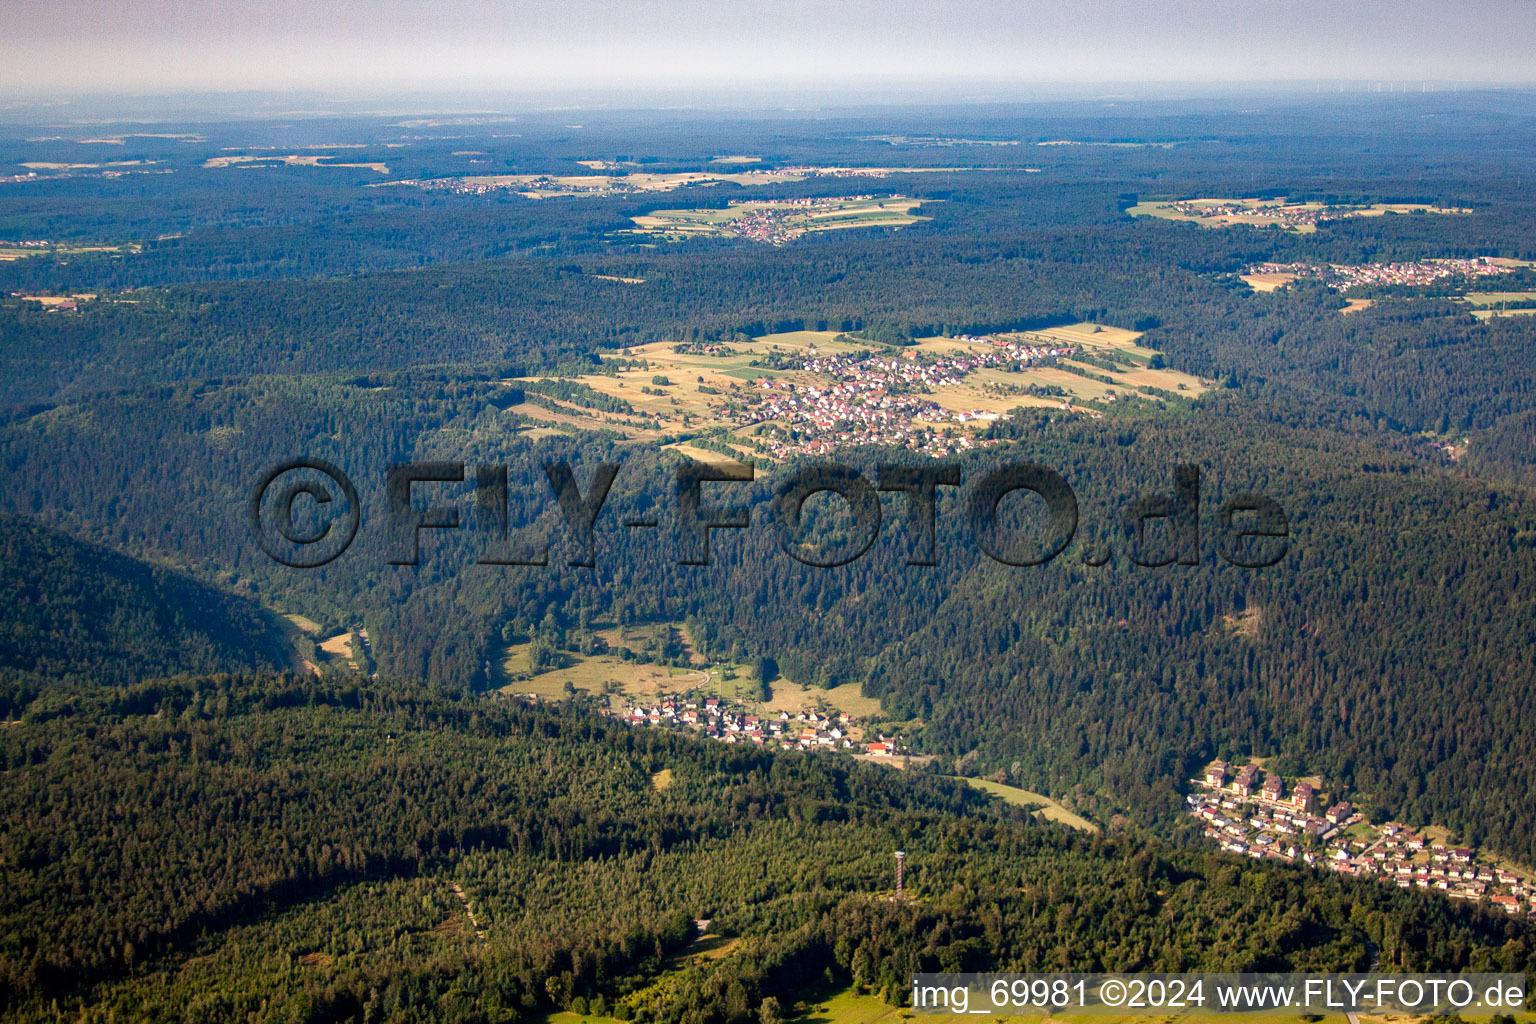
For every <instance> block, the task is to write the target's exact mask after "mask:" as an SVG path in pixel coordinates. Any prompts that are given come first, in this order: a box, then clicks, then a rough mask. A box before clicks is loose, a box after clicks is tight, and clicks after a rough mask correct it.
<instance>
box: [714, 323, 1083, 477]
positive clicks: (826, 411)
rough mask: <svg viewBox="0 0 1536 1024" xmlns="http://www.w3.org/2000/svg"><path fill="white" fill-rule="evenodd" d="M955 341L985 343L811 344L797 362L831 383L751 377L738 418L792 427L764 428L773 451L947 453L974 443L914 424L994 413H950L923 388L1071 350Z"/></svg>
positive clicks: (1011, 341)
mask: <svg viewBox="0 0 1536 1024" xmlns="http://www.w3.org/2000/svg"><path fill="white" fill-rule="evenodd" d="M960 340H961V341H971V342H983V343H986V344H988V345H990V346H991V347H990V348H988V349H985V350H982V351H979V352H972V351H960V352H952V353H946V354H944V355H941V356H938V357H936V358H924V359H918V358H916V357H917V355H918V353H917V352H915V351H912V352H908V353H906V354H904V355H903V356H901V357H894V356H886V355H868V354H858V355H838V356H822V355H819V354H818V353H817V352H816V349H815V346H811V348H810V355H811V358H809V359H808V360H806V362H805V364H804V366H803V367H802V369H804V370H806V371H807V372H810V373H815V374H820V375H825V376H828V377H831V378H832V381H833V382H832V383H831V384H826V385H823V384H809V383H806V382H804V381H801V382H799V383H796V382H795V381H791V380H786V379H782V378H774V377H761V378H759V379H757V380H755V381H753V382H752V383H753V388H754V389H755V394H754V398H753V399H749V400H748V404H747V408H746V410H745V411H744V412H743V414H742V418H741V425H742V426H751V425H753V424H757V423H763V422H766V421H769V420H772V421H775V422H776V423H778V424H781V425H783V426H786V427H791V428H797V429H796V430H795V433H796V435H797V436H796V437H795V438H794V439H792V440H789V439H785V438H781V437H778V435H775V434H770V435H768V438H769V439H770V441H772V442H774V443H776V444H777V447H776V448H775V449H774V450H773V454H775V455H779V456H782V455H790V454H817V453H819V452H821V451H824V450H825V451H830V450H833V449H835V448H837V447H839V446H844V445H850V444H881V445H901V446H903V447H907V448H911V449H913V450H919V451H931V452H932V453H935V454H948V453H949V452H950V451H957V450H963V449H967V448H970V447H972V446H973V444H974V442H973V441H971V439H970V438H968V437H965V436H963V435H962V436H960V437H950V436H946V435H937V434H935V433H934V432H933V431H932V430H930V429H926V428H925V427H923V426H922V424H924V423H927V424H936V423H947V422H956V423H973V422H977V421H985V420H991V419H996V418H997V414H996V413H993V412H990V411H987V410H984V409H971V410H962V411H959V412H956V411H954V410H950V409H946V408H944V407H943V406H941V405H939V404H938V403H937V402H934V401H933V400H931V399H929V398H926V397H924V395H923V392H926V391H931V390H932V389H935V388H942V387H949V386H953V385H956V384H958V383H960V381H961V379H963V378H964V377H966V376H967V375H969V374H971V373H974V372H975V371H977V370H980V369H983V368H986V367H998V366H1002V367H1012V366H1022V365H1028V364H1031V363H1035V362H1038V361H1039V360H1041V359H1044V358H1046V357H1049V356H1069V355H1071V354H1072V353H1073V352H1074V351H1076V350H1075V349H1073V348H1068V347H1061V346H1049V345H1039V344H1028V343H1026V342H1023V341H1020V340H1018V339H1016V338H992V337H986V336H982V337H970V336H964V337H962V338H960ZM938 449H943V451H942V452H939V451H938Z"/></svg>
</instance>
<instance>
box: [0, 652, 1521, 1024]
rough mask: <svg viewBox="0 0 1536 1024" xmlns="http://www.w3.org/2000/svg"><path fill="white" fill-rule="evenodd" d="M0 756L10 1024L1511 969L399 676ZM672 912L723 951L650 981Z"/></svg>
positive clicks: (162, 715)
mask: <svg viewBox="0 0 1536 1024" xmlns="http://www.w3.org/2000/svg"><path fill="white" fill-rule="evenodd" d="M0 763H3V767H4V773H5V776H6V782H7V784H6V786H5V787H4V790H3V795H0V821H3V822H4V828H3V830H0V835H3V836H4V838H3V840H0V873H3V880H4V885H3V886H0V893H3V896H0V914H3V916H4V920H5V924H4V929H3V935H4V939H3V943H4V946H3V951H4V958H3V963H4V965H5V973H4V975H3V977H0V980H3V990H0V991H3V993H4V996H3V998H5V999H6V1001H7V1002H8V1004H9V1005H8V1010H7V1013H8V1016H9V1017H10V1019H15V1020H51V1019H53V1014H52V1011H51V1009H50V1006H51V1005H54V1000H57V1004H58V1005H64V1006H73V1005H75V1003H76V1000H77V999H84V1001H85V1002H86V1004H87V1005H89V1006H90V1007H91V1009H90V1010H89V1011H88V1014H87V1016H86V1017H85V1019H87V1020H97V1019H100V1020H106V1019H109V1018H110V1017H111V1015H113V1014H116V1015H117V1016H116V1019H119V1020H121V1019H130V1020H209V1019H236V1018H238V1019H246V1017H247V1015H248V1014H253V1013H254V1014H255V1015H256V1019H260V1020H287V1019H294V1018H298V1019H304V1020H311V1021H326V1020H349V1019H358V1018H362V1019H402V1020H403V1019H415V1018H417V1017H418V1016H420V1015H423V1014H425V1015H429V1016H431V1017H432V1018H433V1019H437V1020H515V1019H518V1018H519V1017H523V1016H527V1015H529V1014H531V1013H534V1012H537V1011H540V1010H541V1009H548V1008H551V1007H554V1008H564V1007H566V1006H569V1005H571V1004H572V1003H573V1001H574V1000H575V999H577V998H580V999H582V1000H583V1005H590V1004H591V1003H592V1002H595V1001H596V1000H598V999H601V1000H603V1001H604V1003H605V1004H606V1005H607V1006H609V1007H611V1008H613V1011H614V1012H615V1013H616V1014H617V1015H618V1016H620V1017H621V1018H623V1019H628V1020H635V1021H654V1022H668V1024H680V1022H682V1021H693V1020H698V1021H709V1022H721V1024H726V1022H731V1021H742V1020H747V1019H755V1010H756V1007H757V1006H758V1004H759V1003H761V1001H762V1000H763V999H764V998H766V997H768V996H773V997H775V998H777V999H780V1000H781V1001H782V1002H783V1003H784V1004H785V1005H789V1004H790V1003H791V1002H793V1000H794V999H795V998H796V997H797V995H798V994H800V993H802V992H803V991H804V990H805V988H806V987H807V986H810V985H816V984H820V983H821V980H822V979H823V978H824V977H829V978H831V979H833V980H834V981H839V982H842V983H851V984H857V985H861V986H864V987H867V988H869V989H871V990H875V991H882V992H883V993H884V994H885V995H886V996H887V998H890V999H892V1000H894V999H897V998H899V993H900V991H901V990H903V989H904V988H905V986H906V984H907V982H906V979H907V977H908V975H909V974H910V973H911V972H913V971H918V970H941V969H942V970H963V969H981V968H990V969H1000V970H1006V969H1010V968H1012V969H1020V970H1026V969H1037V970H1047V969H1062V968H1066V967H1069V966H1070V967H1073V968H1077V969H1082V970H1189V969H1197V968H1207V969H1222V970H1233V971H1238V970H1281V969H1288V968H1294V969H1315V970H1358V969H1362V968H1363V967H1364V966H1365V965H1366V964H1367V963H1368V962H1369V960H1370V959H1371V957H1372V955H1373V953H1374V955H1379V956H1380V957H1381V958H1382V960H1383V962H1384V963H1389V964H1391V965H1393V966H1394V967H1401V968H1404V969H1445V970H1450V969H1462V968H1469V969H1471V968H1475V969H1490V970H1491V969H1497V970H1505V971H1523V970H1525V969H1526V966H1527V963H1528V958H1529V956H1530V950H1531V948H1532V946H1531V944H1532V936H1531V934H1530V932H1529V929H1528V926H1527V925H1526V924H1525V923H1524V922H1519V921H1512V920H1509V919H1508V918H1507V917H1506V916H1505V915H1503V914H1502V913H1497V914H1496V913H1491V912H1489V911H1487V910H1481V909H1478V908H1474V907H1470V906H1465V905H1460V906H1458V905H1453V904H1451V903H1448V902H1446V901H1444V900H1439V899H1436V898H1434V897H1432V896H1429V895H1427V894H1423V893H1404V892H1400V891H1398V890H1396V889H1389V888H1384V887H1382V886H1379V885H1376V884H1374V883H1372V882H1369V881H1364V880H1362V881H1357V882H1353V883H1351V882H1347V881H1343V880H1337V879H1322V878H1318V877H1314V876H1313V875H1312V874H1311V873H1310V872H1308V871H1304V870H1300V869H1297V868H1293V867H1289V866H1280V867H1272V866H1262V865H1255V866H1242V867H1240V866H1239V865H1238V863H1236V862H1235V861H1232V860H1230V859H1228V858H1227V857H1225V856H1224V855H1216V854H1210V853H1196V852H1179V851H1176V850H1173V849H1170V848H1168V847H1166V846H1163V845H1161V844H1159V843H1157V842H1152V841H1148V840H1147V839H1144V838H1140V837H1135V836H1129V835H1127V836H1119V837H1113V838H1108V839H1104V838H1096V837H1095V838H1090V837H1084V836H1082V835H1080V834H1077V833H1072V832H1069V831H1067V830H1066V829H1063V828H1060V827H1058V826H1047V825H1041V824H1037V823H1034V822H1032V821H1031V820H1030V819H1028V818H1027V817H1024V816H1023V815H1022V812H1021V811H1019V810H1017V809H1015V808H1009V807H1007V806H1006V805H1002V804H999V803H996V802H994V801H990V800H988V799H987V798H985V797H983V796H982V795H980V794H978V793H976V792H975V791H973V790H970V789H968V788H967V787H965V786H964V785H963V784H961V783H958V782H956V781H954V780H948V779H943V778H940V777H937V776H934V775H930V774H925V773H913V774H907V773H902V772H896V771H892V770H890V769H888V768H882V767H879V766H875V765H860V764H856V763H854V762H852V761H850V760H847V759H842V758H830V757H823V756H816V755H805V754H798V753H796V754H780V755H773V754H767V753H763V752H758V751H750V750H743V749H740V748H731V747H727V746H725V745H723V744H719V743H710V742H706V741H703V740H700V739H694V738H689V737H680V736H672V735H667V734H665V733H661V732H658V731H654V730H636V729H632V728H629V727H626V726H623V725H620V724H609V723H605V722H602V721H600V720H597V719H596V718H594V717H593V716H589V715H585V714H581V713H577V712H571V711H568V712H565V713H557V712H549V711H544V710H530V709H527V708H523V707H520V706H518V705H516V704H514V703H512V702H510V701H507V700H504V699H498V698H485V697H479V696H476V695H473V694H469V693H465V692H462V691H460V692H454V691H445V690H443V689H442V688H432V689H424V688H422V687H420V686H413V685H410V684H405V683H382V682H381V683H376V684H370V685H359V684H357V683H355V682H348V681H345V680H333V681H329V682H315V681H305V680H299V679H296V678H294V677H291V676H289V677H283V676H271V675H219V676H213V677H200V678H189V677H181V678H178V679H175V680H169V681H164V682H159V683H149V684H137V685H134V686H129V687H121V688H113V689H98V690H90V691H85V692H79V693H77V694H76V699H75V700H73V701H72V702H71V704H70V705H69V706H68V707H67V708H64V709H60V710H59V711H57V712H55V713H53V714H50V715H40V716H37V717H36V718H35V719H33V720H31V721H29V722H27V723H24V724H21V725H16V726H12V727H10V728H8V729H6V730H4V731H3V732H0ZM663 769H666V770H668V771H669V772H670V775H671V779H672V783H671V785H669V786H667V787H666V788H665V789H664V790H661V789H658V788H657V787H656V786H654V785H653V784H652V781H651V780H652V776H653V775H654V774H655V773H657V772H660V771H662V770H663ZM896 848H901V849H904V850H905V851H906V853H907V858H908V863H909V865H910V866H911V871H910V872H909V875H908V886H907V898H905V899H893V898H892V897H891V895H890V888H891V884H890V864H891V851H892V850H894V849H896ZM458 893H462V894H463V897H462V901H461V899H460V897H459V896H458ZM695 919H709V920H711V921H712V922H713V923H712V925H711V928H712V929H713V930H714V931H715V932H716V933H717V934H722V935H727V936H731V937H733V938H736V939H739V943H738V945H737V946H736V948H735V950H734V951H733V952H731V953H730V954H728V955H726V956H724V957H723V958H720V959H718V960H714V961H711V962H706V963H702V964H699V965H696V966H693V967H687V968H679V967H678V966H676V964H675V963H674V961H673V955H674V954H676V953H678V952H679V951H681V950H682V949H683V948H684V947H685V946H686V945H687V943H688V942H689V941H691V940H692V939H693V938H694V936H695V934H696V931H695V927H694V924H693V922H694V920H695ZM554 921H558V926H553V925H552V922H554Z"/></svg>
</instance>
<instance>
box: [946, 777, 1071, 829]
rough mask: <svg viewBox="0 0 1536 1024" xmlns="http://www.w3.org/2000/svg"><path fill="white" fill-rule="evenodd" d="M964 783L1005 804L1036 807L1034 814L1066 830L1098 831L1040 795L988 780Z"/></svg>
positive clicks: (967, 780) (1053, 801) (1048, 798)
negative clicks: (1063, 826) (1036, 810)
mask: <svg viewBox="0 0 1536 1024" xmlns="http://www.w3.org/2000/svg"><path fill="white" fill-rule="evenodd" d="M965 781H966V782H967V783H969V784H970V785H971V786H974V787H975V788H976V789H980V790H983V791H984V792H987V793H991V794H992V795H993V796H995V797H998V798H999V799H1001V800H1002V801H1003V802H1005V803H1010V804H1014V805H1015V806H1018V807H1038V808H1040V810H1039V811H1038V812H1036V813H1038V814H1039V815H1040V817H1042V818H1046V819H1048V820H1050V821H1054V822H1058V823H1060V824H1062V825H1066V826H1067V827H1068V828H1075V829H1077V830H1078V831H1079V832H1097V831H1099V826H1097V825H1095V824H1094V823H1093V822H1091V821H1089V820H1088V819H1087V818H1084V817H1082V816H1081V815H1078V814H1074V813H1073V812H1071V811H1069V810H1067V809H1066V808H1065V807H1063V806H1062V805H1061V804H1059V803H1057V802H1056V801H1055V800H1052V799H1051V798H1050V797H1048V796H1045V795H1044V794H1042V793H1032V792H1030V791H1029V790H1027V789H1020V788H1018V787H1017V786H1006V785H1004V784H1003V783H1001V782H992V781H990V780H988V779H966V780H965Z"/></svg>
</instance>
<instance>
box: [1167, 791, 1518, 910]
mask: <svg viewBox="0 0 1536 1024" xmlns="http://www.w3.org/2000/svg"><path fill="white" fill-rule="evenodd" d="M1261 775H1263V778H1262V781H1261V779H1260V776H1261ZM1192 782H1193V783H1194V787H1195V789H1194V792H1192V793H1190V794H1189V796H1187V797H1186V798H1185V809H1186V810H1187V811H1188V812H1189V813H1190V814H1192V815H1194V816H1195V818H1196V819H1198V820H1199V821H1200V822H1201V824H1202V826H1203V828H1202V831H1203V832H1204V834H1205V836H1206V837H1207V838H1209V839H1212V840H1214V841H1215V842H1217V843H1219V844H1220V845H1221V848H1222V849H1224V850H1228V851H1230V852H1232V853H1237V854H1243V855H1246V856H1249V857H1254V858H1272V859H1277V860H1288V861H1296V862H1298V863H1304V864H1310V865H1312V866H1314V867H1317V868H1320V869H1323V870H1329V871H1334V872H1336V873H1338V874H1343V875H1361V876H1365V877H1368V878H1375V879H1377V880H1378V881H1381V882H1382V883H1384V884H1388V885H1397V886H1398V887H1400V888H1403V889H1409V888H1417V889H1428V890H1432V891H1438V892H1441V893H1443V894H1445V895H1446V896H1449V897H1451V898H1453V899H1464V900H1472V901H1474V902H1486V903H1488V904H1489V905H1490V906H1494V907H1498V908H1500V909H1502V910H1504V911H1506V912H1508V913H1511V914H1520V913H1536V886H1533V885H1532V884H1531V882H1530V881H1529V880H1527V879H1526V878H1523V877H1522V876H1521V875H1519V874H1517V873H1516V872H1515V871H1513V870H1512V869H1510V868H1509V867H1507V866H1504V865H1501V864H1495V863H1488V862H1483V861H1480V860H1479V858H1478V856H1477V852H1476V851H1475V850H1472V849H1468V848H1465V847H1447V846H1445V845H1444V844H1442V843H1439V842H1436V841H1435V840H1434V839H1432V838H1430V837H1427V836H1425V835H1424V834H1422V833H1420V832H1416V831H1415V830H1414V829H1412V828H1409V827H1408V826H1406V825H1403V824H1400V823H1398V822H1387V823H1386V824H1383V825H1379V826H1378V825H1368V824H1365V823H1364V821H1363V818H1362V816H1361V815H1360V814H1359V812H1357V811H1356V810H1355V808H1354V807H1352V806H1351V805H1350V804H1349V802H1348V801H1344V800H1339V801H1336V802H1334V803H1333V804H1332V805H1331V806H1328V807H1326V809H1324V808H1322V807H1321V806H1320V804H1319V798H1320V794H1319V793H1318V792H1317V790H1316V789H1315V788H1314V787H1313V786H1312V785H1311V784H1309V783H1307V782H1305V781H1302V782H1297V783H1296V784H1294V785H1293V786H1291V787H1290V789H1289V791H1287V788H1286V783H1285V780H1284V779H1282V778H1281V777H1280V776H1279V775H1277V774H1275V773H1273V772H1270V773H1268V774H1263V773H1261V771H1260V769H1259V767H1258V766H1257V765H1252V764H1250V765H1243V766H1241V767H1237V766H1233V765H1229V764H1227V763H1226V762H1224V761H1216V762H1214V763H1213V764H1211V765H1210V766H1208V767H1207V768H1206V770H1205V773H1204V774H1203V776H1202V777H1201V778H1199V779H1195V780H1192Z"/></svg>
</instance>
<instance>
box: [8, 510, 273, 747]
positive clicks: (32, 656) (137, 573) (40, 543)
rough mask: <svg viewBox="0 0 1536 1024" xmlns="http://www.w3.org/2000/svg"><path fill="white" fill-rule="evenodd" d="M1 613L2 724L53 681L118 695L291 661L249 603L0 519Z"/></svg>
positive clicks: (21, 521)
mask: <svg viewBox="0 0 1536 1024" xmlns="http://www.w3.org/2000/svg"><path fill="white" fill-rule="evenodd" d="M0 605H3V606H4V608H5V609H6V612H5V617H4V620H3V623H0V625H3V629H4V635H3V638H0V680H3V682H0V713H3V714H4V715H5V716H6V717H8V718H9V717H14V716H16V715H19V714H20V713H21V712H22V711H24V710H28V709H31V708H33V703H34V701H35V700H37V698H38V697H39V695H40V694H41V692H42V691H43V689H44V688H45V686H46V685H47V684H48V683H50V682H54V681H58V680H75V681H79V682H81V683H82V684H86V683H88V684H91V685H101V684H103V683H111V684H118V685H127V684H130V683H134V682H137V681H139V680H141V679H145V678H150V677H154V676H168V675H174V674H176V673H178V672H212V671H216V670H224V671H232V670H237V669H242V668H250V669H255V668H279V667H283V666H285V665H286V664H288V662H289V661H290V660H291V658H292V648H291V647H290V646H289V644H288V642H287V640H286V639H285V638H284V636H283V634H282V631H281V630H280V629H279V628H278V626H277V625H276V624H275V623H274V622H273V620H272V616H271V615H270V614H268V613H266V612H264V611H263V610H262V609H261V607H260V606H259V605H257V604H256V603H255V602H253V601H250V600H248V599H244V598H241V597H238V596H235V595H233V594H230V593H229V592H228V591H225V590H220V589H217V588H214V587H210V586H207V585H205V584H202V583H199V582H197V581H196V580H194V579H191V578H190V577H187V576H185V575H183V574H181V573H177V572H173V571H171V570H168V569H163V568H157V567H153V566H149V565H146V564H144V563H143V562H140V561H137V560H136V559H132V558H126V557H124V556H122V555H119V554H116V553H115V552H112V551H109V550H106V549H104V548H101V547H97V546H95V545H92V544H84V543H81V542H80V541H77V540H74V539H72V538H70V537H68V536H67V535H65V534H62V533H59V532H57V531H54V530H49V529H46V528H44V527H41V526H38V525H36V524H34V523H31V522H29V521H27V520H25V519H21V518H18V517H15V516H0Z"/></svg>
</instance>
